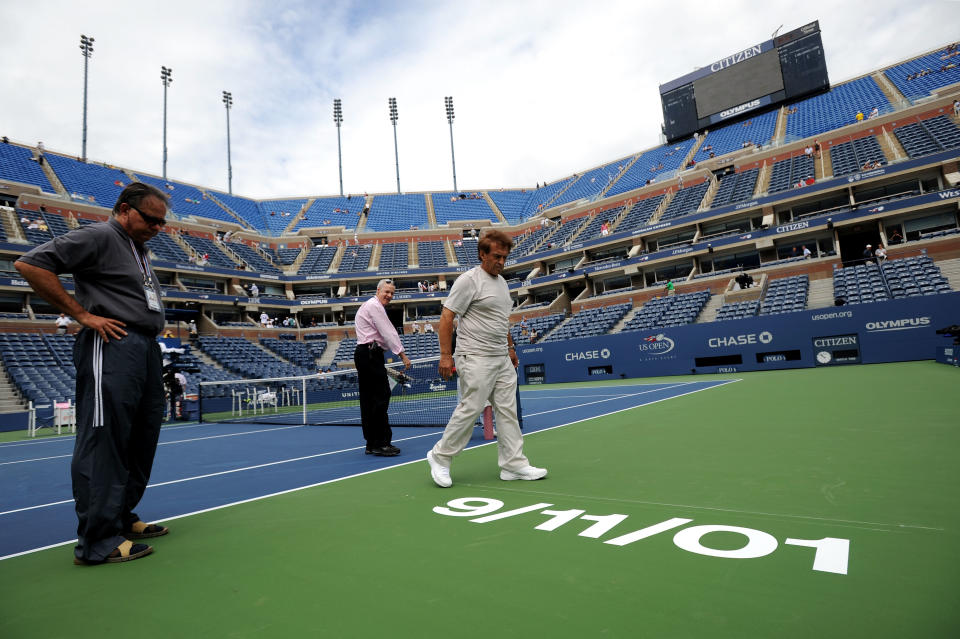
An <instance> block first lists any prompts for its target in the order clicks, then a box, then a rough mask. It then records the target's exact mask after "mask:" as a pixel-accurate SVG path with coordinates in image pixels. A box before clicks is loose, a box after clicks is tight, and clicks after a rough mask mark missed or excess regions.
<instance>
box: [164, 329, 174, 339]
mask: <svg viewBox="0 0 960 639" xmlns="http://www.w3.org/2000/svg"><path fill="white" fill-rule="evenodd" d="M173 338H174V334H173V331H172V330H170V329H169V328H168V329H166V330H165V331H163V339H173Z"/></svg>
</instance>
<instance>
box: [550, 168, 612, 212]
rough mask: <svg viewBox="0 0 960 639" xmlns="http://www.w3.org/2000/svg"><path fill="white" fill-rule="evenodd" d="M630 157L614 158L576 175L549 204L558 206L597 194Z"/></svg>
mask: <svg viewBox="0 0 960 639" xmlns="http://www.w3.org/2000/svg"><path fill="white" fill-rule="evenodd" d="M630 159H631V158H623V159H620V160H615V161H613V162H610V163H609V164H605V165H604V166H600V167H597V168H595V169H591V170H589V171H587V172H585V173H584V174H583V175H580V176H579V177H577V178H576V179H575V180H574V181H573V183H572V184H570V186H569V187H567V189H566V190H565V191H564V192H563V193H561V194H560V195H559V196H557V198H556V199H555V200H554V201H553V202H552V203H551V204H550V206H560V205H561V204H567V203H568V202H575V201H577V200H580V199H584V198H592V197H594V196H596V195H599V194H600V192H601V191H603V189H605V188H607V185H609V184H610V183H612V182H613V181H614V180H615V179H616V177H617V176H618V175H619V174H620V172H621V171H622V170H623V167H625V166H626V165H627V164H628V163H629V162H630Z"/></svg>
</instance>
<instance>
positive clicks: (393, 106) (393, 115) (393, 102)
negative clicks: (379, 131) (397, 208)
mask: <svg viewBox="0 0 960 639" xmlns="http://www.w3.org/2000/svg"><path fill="white" fill-rule="evenodd" d="M387 104H388V105H389V106H390V122H392V123H393V157H394V159H395V160H396V162H397V194H398V195H399V194H400V153H399V152H398V151H397V99H396V98H388V99H387Z"/></svg>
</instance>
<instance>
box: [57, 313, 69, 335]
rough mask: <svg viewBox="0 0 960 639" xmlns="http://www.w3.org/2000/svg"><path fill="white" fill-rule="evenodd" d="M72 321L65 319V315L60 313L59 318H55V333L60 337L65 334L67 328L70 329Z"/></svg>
mask: <svg viewBox="0 0 960 639" xmlns="http://www.w3.org/2000/svg"><path fill="white" fill-rule="evenodd" d="M71 322H72V320H71V319H70V318H69V317H67V316H66V315H65V314H63V313H60V317H58V318H57V333H58V334H60V335H66V334H67V328H69V327H70V324H71Z"/></svg>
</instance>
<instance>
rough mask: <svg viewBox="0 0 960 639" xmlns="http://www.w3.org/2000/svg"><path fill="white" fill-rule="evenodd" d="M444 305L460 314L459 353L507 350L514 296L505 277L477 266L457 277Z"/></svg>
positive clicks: (492, 354) (481, 353)
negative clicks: (511, 297) (511, 296)
mask: <svg viewBox="0 0 960 639" xmlns="http://www.w3.org/2000/svg"><path fill="white" fill-rule="evenodd" d="M443 306H444V308H448V309H450V310H451V311H453V312H454V313H456V314H457V315H459V316H460V326H459V328H458V329H457V353H463V354H467V355H485V356H498V355H506V354H507V332H508V331H509V330H510V309H511V308H513V300H512V299H510V289H509V288H508V287H507V282H506V280H504V279H503V278H502V277H500V276H499V275H497V276H496V277H494V276H492V275H490V274H489V273H487V272H486V271H484V270H483V268H482V267H480V266H475V267H473V268H472V269H470V270H469V271H467V272H466V273H464V274H463V275H461V276H460V277H458V278H457V280H456V281H455V282H454V283H453V287H451V289H450V294H449V295H448V296H447V300H446V301H445V302H444V303H443Z"/></svg>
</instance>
